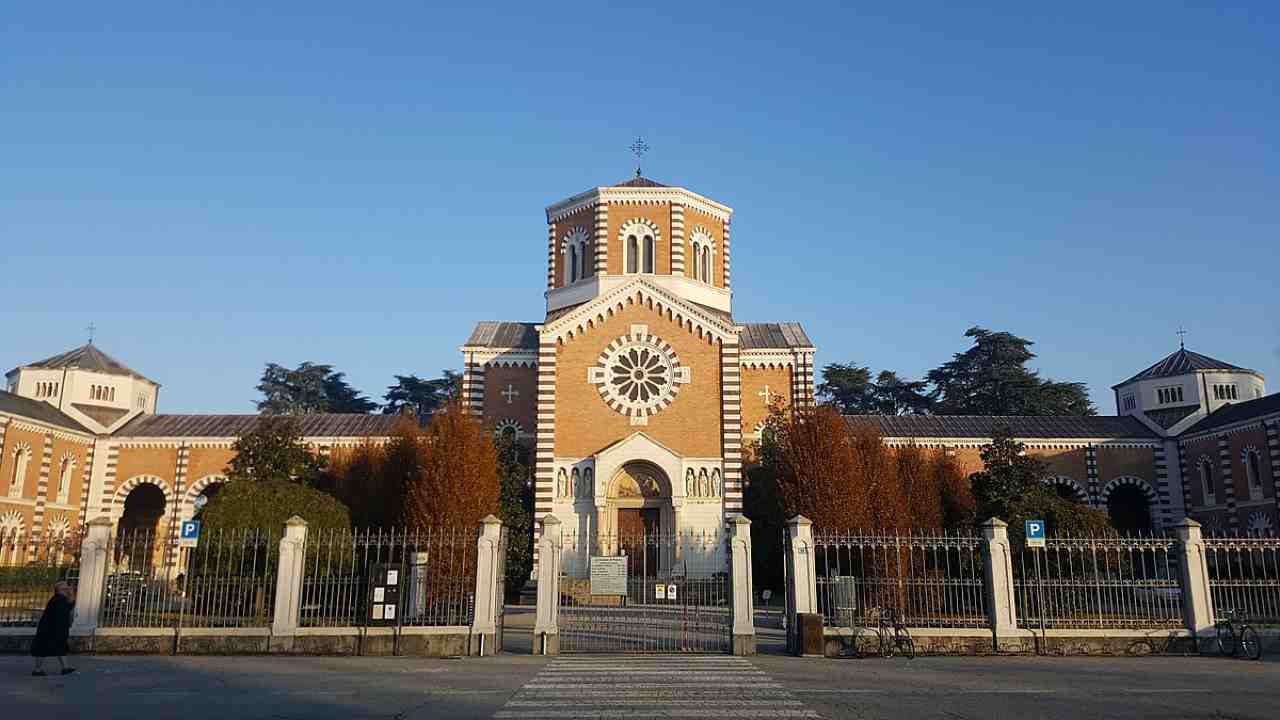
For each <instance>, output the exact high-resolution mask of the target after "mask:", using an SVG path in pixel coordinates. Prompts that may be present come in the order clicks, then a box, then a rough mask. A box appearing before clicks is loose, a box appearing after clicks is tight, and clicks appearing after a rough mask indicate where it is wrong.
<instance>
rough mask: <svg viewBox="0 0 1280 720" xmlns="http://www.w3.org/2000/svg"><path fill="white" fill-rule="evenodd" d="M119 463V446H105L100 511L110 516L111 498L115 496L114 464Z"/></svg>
mask: <svg viewBox="0 0 1280 720" xmlns="http://www.w3.org/2000/svg"><path fill="white" fill-rule="evenodd" d="M118 464H120V446H119V445H116V444H114V443H113V444H111V445H108V446H107V464H106V468H105V469H104V470H105V472H104V475H105V477H104V478H103V483H102V506H101V507H102V512H103V514H104V515H108V516H110V515H111V514H112V513H113V512H114V507H113V503H112V499H113V498H114V497H115V491H116V466H117V465H118Z"/></svg>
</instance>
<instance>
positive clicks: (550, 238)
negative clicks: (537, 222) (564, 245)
mask: <svg viewBox="0 0 1280 720" xmlns="http://www.w3.org/2000/svg"><path fill="white" fill-rule="evenodd" d="M555 286H556V224H555V223H553V222H552V223H547V289H548V290H553V289H555Z"/></svg>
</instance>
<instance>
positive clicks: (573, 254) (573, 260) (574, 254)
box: [569, 245, 578, 282]
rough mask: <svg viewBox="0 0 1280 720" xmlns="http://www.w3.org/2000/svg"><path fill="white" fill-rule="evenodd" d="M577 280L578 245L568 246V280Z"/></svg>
mask: <svg viewBox="0 0 1280 720" xmlns="http://www.w3.org/2000/svg"><path fill="white" fill-rule="evenodd" d="M577 280H578V246H576V245H570V246H569V282H577Z"/></svg>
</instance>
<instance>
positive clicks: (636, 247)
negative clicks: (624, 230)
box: [627, 235, 640, 273]
mask: <svg viewBox="0 0 1280 720" xmlns="http://www.w3.org/2000/svg"><path fill="white" fill-rule="evenodd" d="M639 255H640V241H639V240H636V236H635V235H628V236H627V272H628V273H634V272H638V270H637V268H638V267H639V263H640V257H639Z"/></svg>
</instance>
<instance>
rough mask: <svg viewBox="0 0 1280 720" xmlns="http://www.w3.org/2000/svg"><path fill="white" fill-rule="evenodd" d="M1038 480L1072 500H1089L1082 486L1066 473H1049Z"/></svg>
mask: <svg viewBox="0 0 1280 720" xmlns="http://www.w3.org/2000/svg"><path fill="white" fill-rule="evenodd" d="M1040 482H1042V483H1044V484H1045V485H1048V486H1049V487H1051V488H1053V489H1054V490H1055V491H1057V493H1058V495H1059V496H1061V497H1065V498H1066V499H1068V500H1071V501H1072V502H1078V503H1082V504H1083V503H1087V502H1089V493H1087V492H1085V489H1084V486H1083V485H1081V484H1080V483H1079V482H1077V481H1076V479H1075V478H1073V477H1070V476H1067V475H1050V476H1048V477H1045V478H1041V480H1040Z"/></svg>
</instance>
